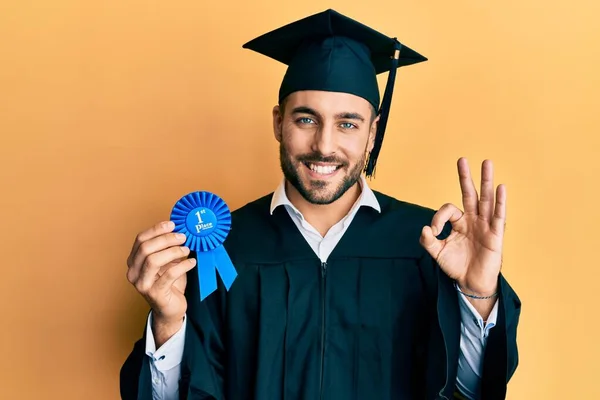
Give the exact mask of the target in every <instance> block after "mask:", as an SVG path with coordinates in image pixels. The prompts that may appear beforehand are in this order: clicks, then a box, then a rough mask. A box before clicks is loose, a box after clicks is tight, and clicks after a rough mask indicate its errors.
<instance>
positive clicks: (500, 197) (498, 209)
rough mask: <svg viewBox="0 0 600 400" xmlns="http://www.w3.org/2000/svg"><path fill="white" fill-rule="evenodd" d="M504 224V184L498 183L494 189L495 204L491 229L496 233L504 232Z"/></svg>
mask: <svg viewBox="0 0 600 400" xmlns="http://www.w3.org/2000/svg"><path fill="white" fill-rule="evenodd" d="M505 225H506V186H504V185H498V188H497V189H496V206H495V209H494V217H493V218H492V221H491V229H492V231H494V233H496V234H497V235H502V234H503V233H504V229H505Z"/></svg>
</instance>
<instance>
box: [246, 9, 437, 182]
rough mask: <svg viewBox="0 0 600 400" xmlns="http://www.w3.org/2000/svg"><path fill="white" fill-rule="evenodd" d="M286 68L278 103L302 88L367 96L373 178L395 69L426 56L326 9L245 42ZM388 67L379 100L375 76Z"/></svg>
mask: <svg viewBox="0 0 600 400" xmlns="http://www.w3.org/2000/svg"><path fill="white" fill-rule="evenodd" d="M243 48H245V49H250V50H253V51H256V52H258V53H260V54H263V55H265V56H267V57H270V58H272V59H274V60H277V61H279V62H282V63H284V64H286V65H287V66H288V69H287V71H286V73H285V76H284V78H283V81H282V83H281V87H280V89H279V102H280V103H281V101H282V100H283V99H284V98H285V97H286V96H288V95H289V94H291V93H293V92H296V91H299V90H324V91H332V92H343V93H350V94H354V95H356V96H360V97H362V98H364V99H366V100H367V101H368V102H369V103H371V105H372V106H373V107H374V109H375V110H376V111H377V112H378V113H379V114H380V119H379V124H378V127H377V133H376V136H375V143H374V146H373V150H372V151H371V154H369V160H368V162H367V165H366V167H365V172H366V175H367V176H372V175H373V172H374V170H375V164H376V163H377V157H378V156H379V151H380V149H381V143H382V142H383V135H384V133H385V127H386V125H387V119H388V115H389V112H390V105H391V102H392V93H393V90H394V81H395V78H396V69H397V68H398V67H403V66H406V65H411V64H416V63H419V62H422V61H426V60H427V58H425V57H423V56H422V55H420V54H419V53H417V52H415V51H414V50H411V49H410V48H408V47H406V46H404V45H403V44H402V43H400V42H399V41H398V40H397V38H395V37H394V38H391V37H388V36H386V35H384V34H382V33H380V32H377V31H375V30H374V29H372V28H370V27H368V26H366V25H363V24H362V23H360V22H358V21H355V20H353V19H351V18H349V17H346V16H344V15H342V14H340V13H338V12H336V11H334V10H331V9H330V10H326V11H323V12H320V13H318V14H314V15H311V16H309V17H306V18H303V19H301V20H298V21H295V22H292V23H290V24H287V25H285V26H283V27H280V28H278V29H275V30H273V31H271V32H268V33H265V34H264V35H261V36H259V37H257V38H256V39H253V40H251V41H249V42H248V43H246V44H244V46H243ZM387 71H389V75H388V81H387V85H386V88H385V92H384V95H383V100H382V101H381V106H380V98H379V87H378V85H377V75H378V74H380V73H382V72H387Z"/></svg>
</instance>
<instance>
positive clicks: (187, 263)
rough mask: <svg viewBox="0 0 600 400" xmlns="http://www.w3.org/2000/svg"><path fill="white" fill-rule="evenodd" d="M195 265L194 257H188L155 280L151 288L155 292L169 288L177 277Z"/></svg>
mask: <svg viewBox="0 0 600 400" xmlns="http://www.w3.org/2000/svg"><path fill="white" fill-rule="evenodd" d="M195 266H196V259H195V258H188V259H186V260H183V261H182V262H180V263H178V264H175V265H173V266H172V267H171V268H169V269H167V270H166V271H165V273H164V274H163V275H162V276H161V277H160V278H159V279H158V280H157V281H156V283H155V284H154V286H153V288H152V290H155V291H157V292H161V291H165V290H168V289H169V288H171V286H173V284H174V283H175V281H177V279H179V278H181V277H182V276H183V275H185V274H186V273H187V272H188V271H189V270H191V269H192V268H194V267H195Z"/></svg>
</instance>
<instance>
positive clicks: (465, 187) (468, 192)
mask: <svg viewBox="0 0 600 400" xmlns="http://www.w3.org/2000/svg"><path fill="white" fill-rule="evenodd" d="M458 177H459V181H460V190H461V192H462V202H463V207H464V209H465V213H468V214H477V213H478V207H477V190H476V189H475V185H474V184H473V178H472V177H471V170H470V169H469V164H468V162H467V159H466V158H464V157H461V158H460V159H459V160H458Z"/></svg>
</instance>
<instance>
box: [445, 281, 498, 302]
mask: <svg viewBox="0 0 600 400" xmlns="http://www.w3.org/2000/svg"><path fill="white" fill-rule="evenodd" d="M455 284H456V289H457V290H458V291H459V292H460V293H461V294H462V295H464V296H465V297H467V298H469V299H478V300H487V299H493V298H495V297H496V296H498V284H497V283H496V284H494V285H485V286H484V285H481V286H479V285H478V286H476V288H472V286H469V285H468V284H466V283H463V282H461V281H456V282H455Z"/></svg>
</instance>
